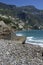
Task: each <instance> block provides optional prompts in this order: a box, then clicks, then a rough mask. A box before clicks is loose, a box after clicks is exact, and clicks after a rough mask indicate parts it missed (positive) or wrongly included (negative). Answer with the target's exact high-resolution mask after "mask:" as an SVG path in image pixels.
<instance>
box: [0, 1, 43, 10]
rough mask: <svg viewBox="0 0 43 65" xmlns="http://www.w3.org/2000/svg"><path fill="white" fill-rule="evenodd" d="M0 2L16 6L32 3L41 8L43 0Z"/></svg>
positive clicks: (42, 7)
mask: <svg viewBox="0 0 43 65" xmlns="http://www.w3.org/2000/svg"><path fill="white" fill-rule="evenodd" d="M0 2H3V3H7V4H11V5H17V6H26V5H34V6H35V7H36V8H38V9H43V0H0Z"/></svg>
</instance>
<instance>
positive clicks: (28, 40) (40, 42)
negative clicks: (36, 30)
mask: <svg viewBox="0 0 43 65" xmlns="http://www.w3.org/2000/svg"><path fill="white" fill-rule="evenodd" d="M25 43H29V44H34V45H40V46H41V47H43V39H40V40H39V39H34V37H27V38H26V41H25Z"/></svg>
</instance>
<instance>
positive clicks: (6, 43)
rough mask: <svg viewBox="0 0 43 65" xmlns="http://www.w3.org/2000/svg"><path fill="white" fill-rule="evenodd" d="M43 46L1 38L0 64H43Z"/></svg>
mask: <svg viewBox="0 0 43 65" xmlns="http://www.w3.org/2000/svg"><path fill="white" fill-rule="evenodd" d="M42 49H43V48H42V47H39V46H35V45H30V44H22V43H20V42H19V43H18V42H17V41H11V40H3V39H1V40H0V65H43V60H42V55H41V54H42Z"/></svg>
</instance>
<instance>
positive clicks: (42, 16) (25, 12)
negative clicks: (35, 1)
mask: <svg viewBox="0 0 43 65" xmlns="http://www.w3.org/2000/svg"><path fill="white" fill-rule="evenodd" d="M0 14H2V15H6V16H12V17H14V18H19V19H20V20H22V21H23V22H24V23H25V24H26V26H27V25H28V26H29V25H30V26H33V27H34V26H42V27H43V10H39V9H37V8H35V7H34V6H32V5H30V6H21V7H17V6H16V5H8V4H4V3H0Z"/></svg>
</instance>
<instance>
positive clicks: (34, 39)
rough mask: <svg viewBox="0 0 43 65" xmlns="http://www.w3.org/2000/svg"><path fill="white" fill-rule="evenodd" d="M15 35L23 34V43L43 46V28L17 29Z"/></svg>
mask: <svg viewBox="0 0 43 65" xmlns="http://www.w3.org/2000/svg"><path fill="white" fill-rule="evenodd" d="M16 36H25V37H26V40H25V43H28V44H34V45H40V46H42V47H43V30H26V31H17V32H16Z"/></svg>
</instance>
